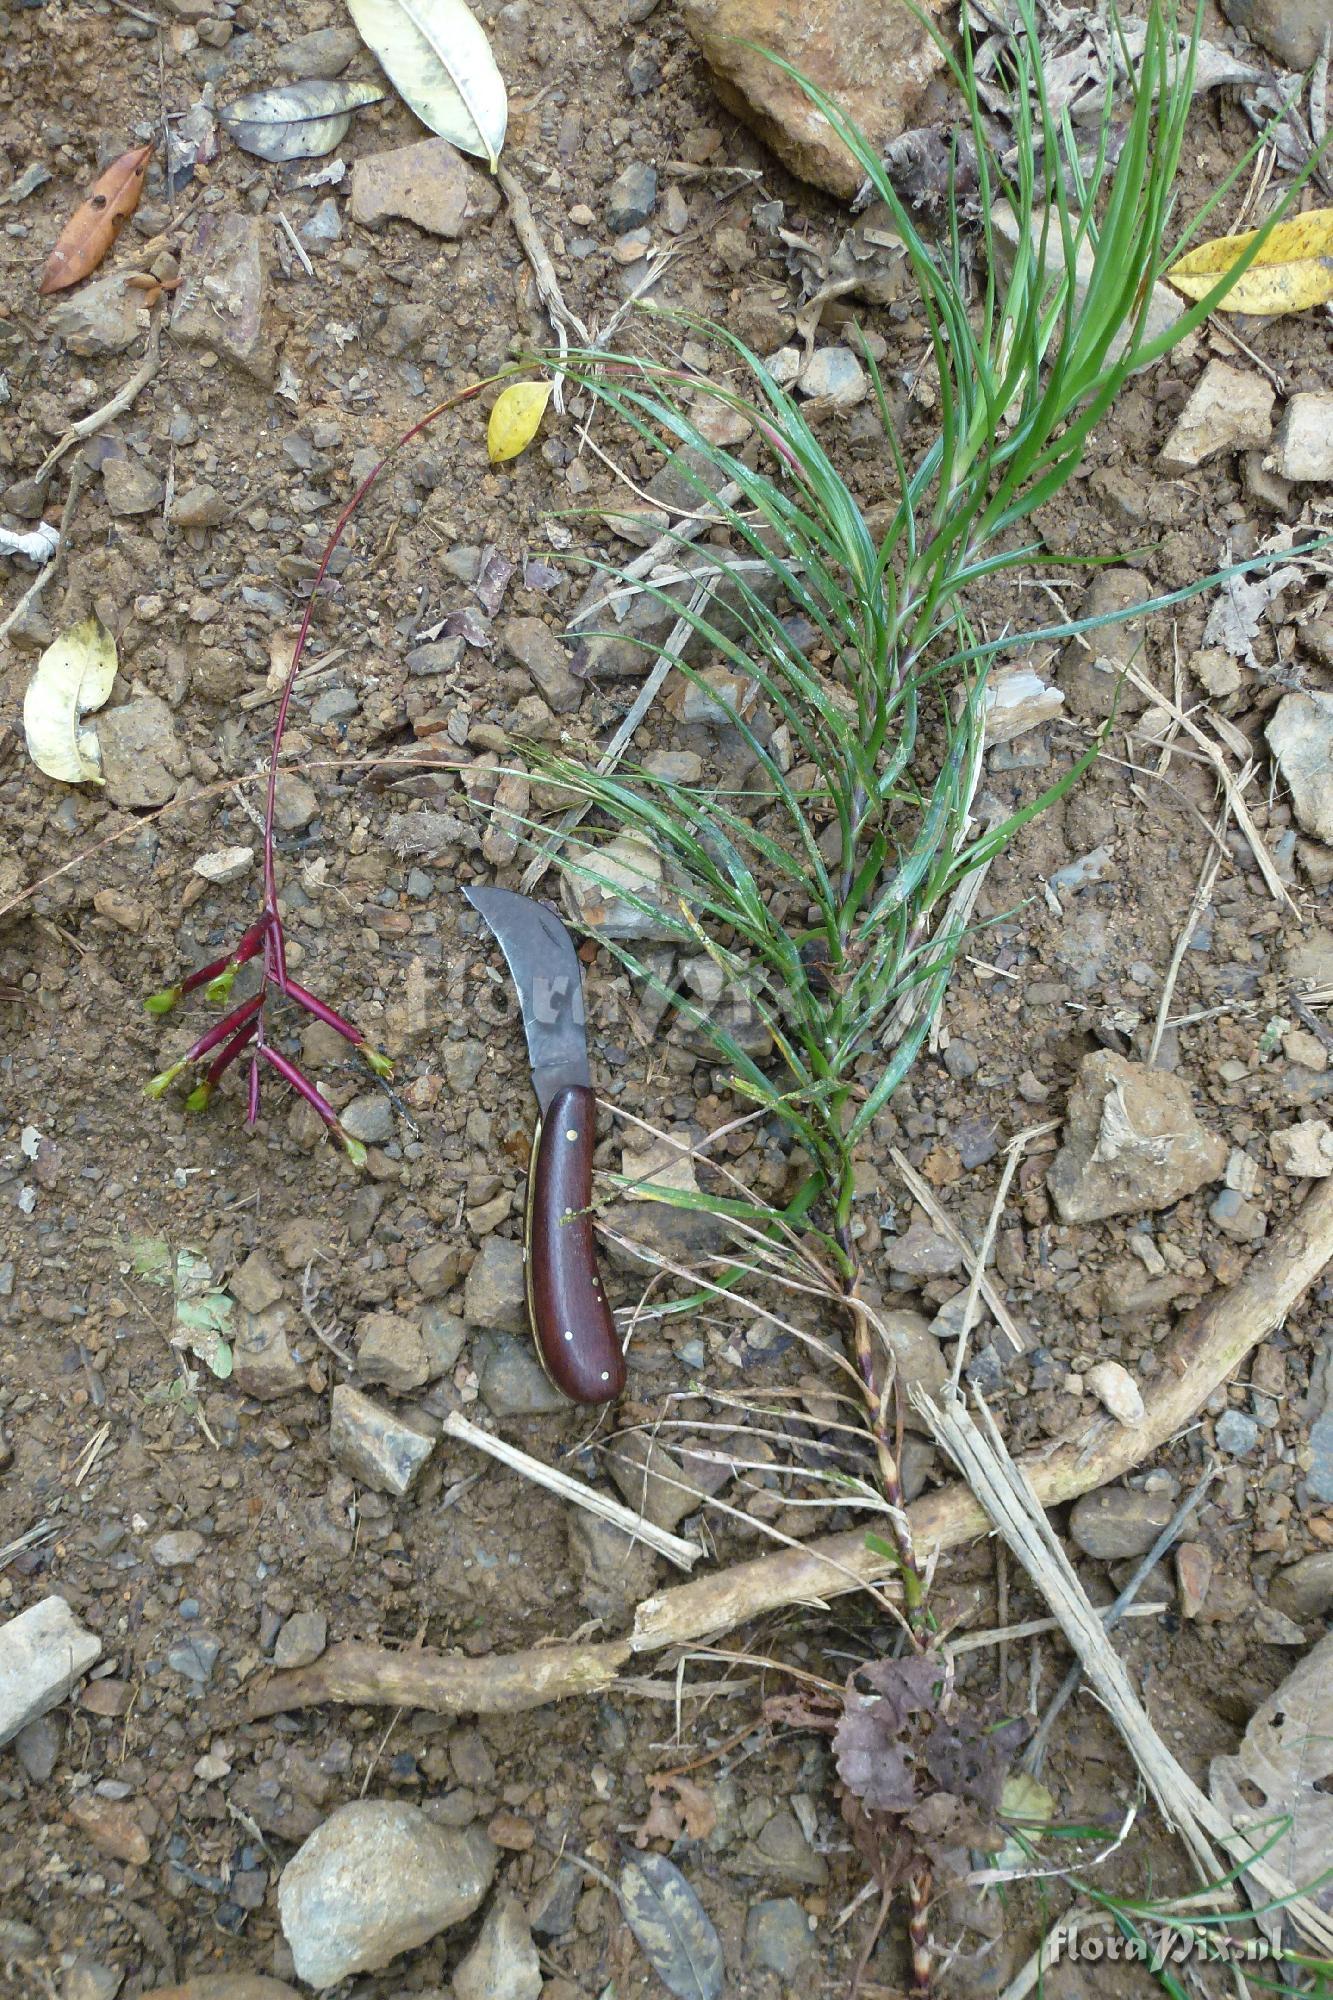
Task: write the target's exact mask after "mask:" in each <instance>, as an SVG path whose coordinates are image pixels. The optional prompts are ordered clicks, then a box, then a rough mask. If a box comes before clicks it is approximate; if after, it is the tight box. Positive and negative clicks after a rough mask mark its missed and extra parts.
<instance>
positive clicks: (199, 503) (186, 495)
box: [167, 485, 229, 528]
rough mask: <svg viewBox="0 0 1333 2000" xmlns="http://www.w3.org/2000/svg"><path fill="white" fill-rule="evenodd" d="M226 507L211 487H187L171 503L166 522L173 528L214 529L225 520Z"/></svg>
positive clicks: (220, 496)
mask: <svg viewBox="0 0 1333 2000" xmlns="http://www.w3.org/2000/svg"><path fill="white" fill-rule="evenodd" d="M228 511H229V510H228V507H227V503H226V501H225V500H224V499H223V498H222V495H221V494H220V493H218V492H217V491H216V490H215V489H214V488H213V487H212V486H205V485H198V486H187V487H186V489H185V491H184V492H183V493H178V494H177V495H176V497H175V499H174V500H173V501H172V503H171V508H170V511H169V513H168V516H167V518H168V520H169V521H170V522H171V524H172V526H173V527H175V528H216V527H219V526H220V525H221V523H222V522H223V521H225V520H226V518H227V514H228Z"/></svg>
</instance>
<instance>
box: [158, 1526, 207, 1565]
mask: <svg viewBox="0 0 1333 2000" xmlns="http://www.w3.org/2000/svg"><path fill="white" fill-rule="evenodd" d="M206 1546H207V1545H206V1543H205V1541H204V1538H203V1536H202V1535H201V1534H200V1533H199V1530H198V1529H197V1528H178V1529H176V1530H175V1531H174V1532H173V1533H171V1534H168V1535H159V1536H158V1538H157V1540H156V1541H155V1542H154V1543H153V1550H152V1554H153V1561H154V1562H155V1563H156V1564H157V1566H158V1568H159V1569H185V1568H188V1566H189V1565H190V1564H191V1563H194V1562H198V1560H199V1558H200V1556H201V1555H202V1554H203V1553H204V1549H205V1547H206Z"/></svg>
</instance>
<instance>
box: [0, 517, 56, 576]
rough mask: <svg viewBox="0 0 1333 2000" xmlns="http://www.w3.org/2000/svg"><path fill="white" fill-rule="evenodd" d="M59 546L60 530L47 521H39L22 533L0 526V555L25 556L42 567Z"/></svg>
mask: <svg viewBox="0 0 1333 2000" xmlns="http://www.w3.org/2000/svg"><path fill="white" fill-rule="evenodd" d="M59 547H60V531H59V529H58V528H53V527H52V526H51V524H50V522H49V521H39V522H38V523H37V526H36V527H35V528H31V529H29V530H28V531H27V532H26V533H23V534H19V533H16V531H15V530H14V529H13V528H0V556H26V557H27V559H28V561H29V562H32V563H37V564H39V565H40V566H43V567H44V566H45V565H46V564H47V563H49V562H50V560H51V558H52V556H53V555H54V554H55V552H56V550H57V549H58V548H59Z"/></svg>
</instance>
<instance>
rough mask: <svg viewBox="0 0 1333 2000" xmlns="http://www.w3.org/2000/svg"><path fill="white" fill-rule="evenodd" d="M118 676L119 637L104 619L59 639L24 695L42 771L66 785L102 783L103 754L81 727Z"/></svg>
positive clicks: (27, 727) (33, 751) (26, 723)
mask: <svg viewBox="0 0 1333 2000" xmlns="http://www.w3.org/2000/svg"><path fill="white" fill-rule="evenodd" d="M115 678H116V642H115V640H114V638H113V637H112V636H111V634H110V632H108V631H107V629H106V626H105V625H104V624H103V623H102V621H101V619H100V618H97V617H92V618H85V619H84V620H83V622H82V624H80V625H71V626H70V628H69V630H68V631H67V632H62V633H61V635H60V637H59V638H58V639H54V640H53V641H52V642H51V644H50V645H49V646H48V647H47V649H46V651H45V652H44V653H43V654H42V657H41V659H40V660H39V661H38V662H37V671H36V672H35V673H34V675H33V677H32V679H31V680H30V681H29V682H28V691H27V693H26V694H25V695H24V697H23V734H24V737H25V738H26V740H27V745H28V755H29V756H30V757H31V758H32V761H33V763H34V764H35V765H36V766H37V768H38V770H39V771H43V772H45V774H46V776H47V777H48V778H57V779H59V781H60V783H61V784H64V785H100V784H101V782H102V753H101V751H100V750H99V749H98V747H97V738H96V736H95V735H94V733H93V731H92V730H91V729H83V728H81V727H80V722H81V718H82V717H83V716H84V715H86V714H87V713H88V711H89V710H90V709H94V708H100V707H101V706H102V703H103V702H104V701H105V700H106V698H107V696H108V695H109V694H110V692H111V688H112V684H113V682H114V681H115Z"/></svg>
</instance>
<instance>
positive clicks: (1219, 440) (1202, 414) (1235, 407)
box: [1157, 361, 1276, 472]
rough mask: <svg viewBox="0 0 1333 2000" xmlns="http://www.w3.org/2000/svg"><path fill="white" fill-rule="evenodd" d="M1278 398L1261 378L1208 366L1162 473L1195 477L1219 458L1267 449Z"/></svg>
mask: <svg viewBox="0 0 1333 2000" xmlns="http://www.w3.org/2000/svg"><path fill="white" fill-rule="evenodd" d="M1275 394H1276V391H1275V390H1274V388H1273V385H1272V383H1271V382H1266V381H1265V380H1264V378H1263V376H1262V375H1260V374H1258V373H1256V372H1254V371H1251V370H1248V369H1247V370H1242V369H1239V368H1230V367H1228V365H1227V363H1226V362H1225V361H1210V362H1209V363H1208V366H1207V367H1206V368H1205V369H1204V371H1203V374H1202V375H1201V376H1200V377H1199V380H1198V382H1197V383H1196V384H1195V386H1194V391H1193V393H1192V395H1191V396H1190V399H1189V401H1188V402H1187V403H1186V405H1185V407H1184V409H1183V410H1182V411H1181V413H1180V416H1179V417H1178V418H1177V420H1176V425H1175V428H1174V430H1173V431H1172V433H1171V435H1170V437H1169V438H1168V439H1167V441H1166V443H1165V444H1164V445H1163V446H1162V449H1161V453H1160V455H1159V457H1158V460H1157V462H1158V464H1159V465H1160V466H1161V468H1162V470H1163V472H1192V471H1193V470H1194V468H1195V466H1198V465H1206V464H1207V463H1208V460H1209V459H1210V458H1216V456H1217V454H1218V453H1219V452H1222V451H1244V450H1247V449H1253V448H1255V447H1257V446H1259V445H1263V444H1267V443H1268V438H1269V433H1270V432H1271V430H1272V428H1273V399H1274V396H1275Z"/></svg>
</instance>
